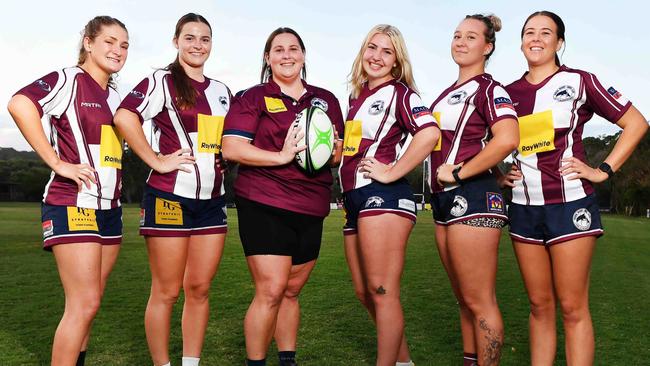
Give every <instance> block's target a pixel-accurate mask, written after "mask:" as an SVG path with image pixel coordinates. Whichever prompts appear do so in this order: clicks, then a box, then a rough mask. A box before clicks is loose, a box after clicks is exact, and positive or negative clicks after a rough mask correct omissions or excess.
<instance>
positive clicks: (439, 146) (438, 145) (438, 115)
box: [433, 112, 442, 151]
mask: <svg viewBox="0 0 650 366" xmlns="http://www.w3.org/2000/svg"><path fill="white" fill-rule="evenodd" d="M433 118H435V119H436V122H438V128H440V132H441V133H440V138H439V139H438V142H437V143H436V146H435V147H434V148H433V151H440V150H442V120H441V119H440V112H433Z"/></svg>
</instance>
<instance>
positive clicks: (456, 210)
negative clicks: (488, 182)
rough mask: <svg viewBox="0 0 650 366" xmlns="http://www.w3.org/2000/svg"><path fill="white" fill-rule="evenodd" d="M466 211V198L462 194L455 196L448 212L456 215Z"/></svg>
mask: <svg viewBox="0 0 650 366" xmlns="http://www.w3.org/2000/svg"><path fill="white" fill-rule="evenodd" d="M465 212H467V200H466V199H465V197H463V196H455V197H454V203H452V205H451V211H450V213H451V214H452V215H454V216H456V217H458V216H461V215H464V214H465Z"/></svg>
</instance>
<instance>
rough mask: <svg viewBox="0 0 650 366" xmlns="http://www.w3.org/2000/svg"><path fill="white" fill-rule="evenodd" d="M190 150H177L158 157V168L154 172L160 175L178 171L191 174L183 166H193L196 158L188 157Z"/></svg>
mask: <svg viewBox="0 0 650 366" xmlns="http://www.w3.org/2000/svg"><path fill="white" fill-rule="evenodd" d="M191 152H192V150H191V149H178V150H176V151H175V152H173V153H171V154H167V155H162V154H161V155H158V166H157V167H155V168H154V170H155V171H156V172H158V173H160V174H164V173H169V172H173V171H175V170H180V171H182V172H186V173H191V172H192V171H191V170H190V169H189V168H188V167H186V166H185V165H189V164H194V162H195V161H196V158H195V157H194V156H192V155H189V154H190V153H191Z"/></svg>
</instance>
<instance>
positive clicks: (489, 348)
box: [479, 318, 503, 366]
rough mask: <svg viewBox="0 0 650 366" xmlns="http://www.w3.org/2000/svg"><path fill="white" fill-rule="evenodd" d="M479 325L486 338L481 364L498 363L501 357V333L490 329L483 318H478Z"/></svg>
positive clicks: (489, 365) (482, 365)
mask: <svg viewBox="0 0 650 366" xmlns="http://www.w3.org/2000/svg"><path fill="white" fill-rule="evenodd" d="M479 326H480V327H481V330H482V331H483V332H484V334H485V335H484V337H485V339H486V340H487V345H486V346H485V355H484V356H483V361H482V362H481V363H480V364H481V366H491V365H498V364H499V359H501V347H502V346H503V334H502V333H500V332H497V331H496V330H494V329H491V328H490V326H489V325H488V323H487V321H486V320H485V319H483V318H481V319H479Z"/></svg>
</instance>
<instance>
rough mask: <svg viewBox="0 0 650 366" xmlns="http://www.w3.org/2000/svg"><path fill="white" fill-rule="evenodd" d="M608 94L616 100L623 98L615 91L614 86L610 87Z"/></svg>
mask: <svg viewBox="0 0 650 366" xmlns="http://www.w3.org/2000/svg"><path fill="white" fill-rule="evenodd" d="M607 92H608V93H609V95H611V96H612V97H614V99H618V98H620V97H622V96H623V95H622V94H621V93H619V92H618V91H617V90H616V89H614V87H613V86H610V87H609V88H608V89H607Z"/></svg>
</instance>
